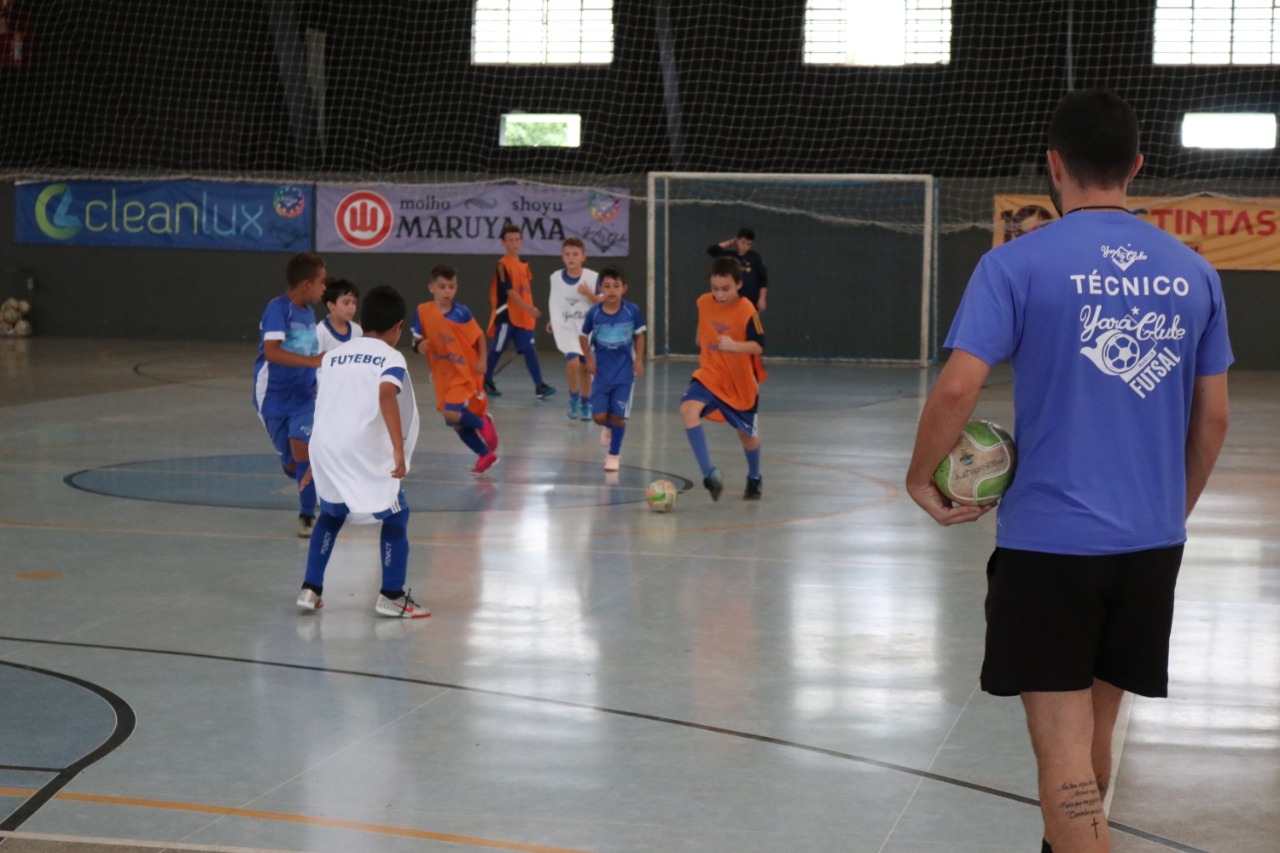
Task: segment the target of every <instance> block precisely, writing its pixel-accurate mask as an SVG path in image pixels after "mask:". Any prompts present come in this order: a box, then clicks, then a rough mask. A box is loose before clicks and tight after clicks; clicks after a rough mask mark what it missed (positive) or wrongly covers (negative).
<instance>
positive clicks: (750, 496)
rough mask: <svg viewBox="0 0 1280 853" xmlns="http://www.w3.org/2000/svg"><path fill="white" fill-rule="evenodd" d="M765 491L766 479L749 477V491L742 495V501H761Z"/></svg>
mask: <svg viewBox="0 0 1280 853" xmlns="http://www.w3.org/2000/svg"><path fill="white" fill-rule="evenodd" d="M763 489H764V477H748V478H747V490H746V491H745V492H743V493H742V499H743V500H747V501H758V500H760V496H761V494H763Z"/></svg>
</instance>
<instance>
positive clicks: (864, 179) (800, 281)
mask: <svg viewBox="0 0 1280 853" xmlns="http://www.w3.org/2000/svg"><path fill="white" fill-rule="evenodd" d="M647 195H648V205H647V216H648V222H647V232H648V246H647V251H648V255H647V261H648V264H647V266H648V275H649V279H648V284H649V287H648V317H649V325H650V328H651V330H652V333H651V334H650V335H649V343H648V350H649V354H650V355H651V356H652V355H677V356H679V355H693V354H696V353H697V351H698V350H697V343H696V335H697V318H696V312H695V311H694V302H695V301H696V300H697V298H698V296H700V295H701V294H702V293H705V292H707V270H708V267H709V265H710V260H711V259H710V257H709V252H708V249H709V248H710V247H711V246H712V245H714V244H716V243H720V242H721V241H723V240H726V239H728V238H730V237H732V236H734V235H735V234H736V233H737V231H738V229H739V228H740V227H743V226H748V227H751V228H752V229H753V230H754V231H755V233H756V244H755V248H756V250H757V251H758V252H759V254H760V255H761V257H762V258H763V259H764V262H765V265H766V268H767V269H768V277H769V294H768V303H767V307H766V310H765V312H764V313H763V314H762V319H763V321H764V325H765V334H766V338H767V339H768V342H769V344H768V346H769V355H770V357H771V358H779V357H782V358H794V359H815V360H849V361H875V362H889V363H902V364H918V365H922V366H923V365H927V364H929V363H930V361H931V360H932V359H933V357H934V356H935V354H936V351H937V331H936V316H935V315H936V311H935V305H936V291H937V284H936V282H937V263H936V260H937V252H936V248H937V235H938V227H937V211H938V207H937V181H936V179H935V178H934V177H933V176H932V175H880V174H812V173H806V174H774V173H710V172H651V173H649V175H648V186H647Z"/></svg>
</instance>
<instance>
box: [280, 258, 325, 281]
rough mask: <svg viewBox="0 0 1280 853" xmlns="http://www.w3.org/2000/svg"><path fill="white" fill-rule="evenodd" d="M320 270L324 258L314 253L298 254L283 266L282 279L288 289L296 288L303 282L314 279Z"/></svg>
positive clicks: (322, 267)
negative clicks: (287, 285)
mask: <svg viewBox="0 0 1280 853" xmlns="http://www.w3.org/2000/svg"><path fill="white" fill-rule="evenodd" d="M322 269H324V258H322V257H320V256H319V255H317V254H316V253H315V252H299V253H298V254H296V255H294V256H293V257H292V258H290V259H289V263H287V264H286V265H285V268H284V278H285V281H287V282H288V283H289V286H290V287H297V286H298V285H299V284H302V283H303V282H304V281H310V280H311V279H313V278H315V277H316V276H317V275H319V273H320V270H322Z"/></svg>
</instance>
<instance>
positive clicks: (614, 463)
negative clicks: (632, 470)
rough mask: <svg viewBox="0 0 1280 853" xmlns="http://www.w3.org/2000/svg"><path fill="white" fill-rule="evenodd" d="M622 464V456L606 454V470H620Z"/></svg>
mask: <svg viewBox="0 0 1280 853" xmlns="http://www.w3.org/2000/svg"><path fill="white" fill-rule="evenodd" d="M621 464H622V457H621V456H616V455H614V454H612V453H610V454H609V455H607V456H605V458H604V470H606V471H617V470H618V467H619V466H620V465H621Z"/></svg>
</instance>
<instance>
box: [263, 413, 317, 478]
mask: <svg viewBox="0 0 1280 853" xmlns="http://www.w3.org/2000/svg"><path fill="white" fill-rule="evenodd" d="M315 415H316V410H315V407H314V406H307V407H306V408H299V409H297V410H295V411H293V412H291V413H290V414H288V415H285V416H283V417H278V418H265V417H264V418H263V419H262V425H263V426H265V427H266V428H267V435H268V436H270V437H271V446H272V447H274V448H275V449H276V455H277V456H279V457H280V464H281V465H282V466H284V467H285V468H289V467H292V466H293V450H292V449H291V448H290V447H289V441H290V439H294V440H297V441H302V442H306V443H310V442H311V425H312V421H313V420H314V419H315Z"/></svg>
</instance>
